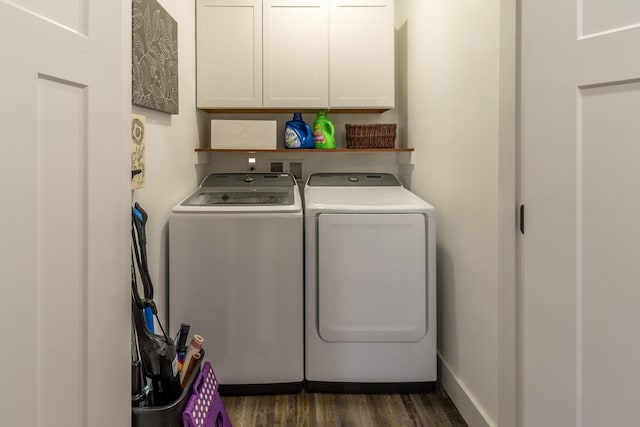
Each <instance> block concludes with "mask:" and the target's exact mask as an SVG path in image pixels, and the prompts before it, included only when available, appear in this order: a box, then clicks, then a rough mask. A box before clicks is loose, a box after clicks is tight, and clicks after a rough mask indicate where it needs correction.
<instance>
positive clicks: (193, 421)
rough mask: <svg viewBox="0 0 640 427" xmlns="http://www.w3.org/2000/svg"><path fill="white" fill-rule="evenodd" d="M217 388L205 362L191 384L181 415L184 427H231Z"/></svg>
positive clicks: (216, 383) (215, 380)
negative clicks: (190, 390) (189, 393)
mask: <svg viewBox="0 0 640 427" xmlns="http://www.w3.org/2000/svg"><path fill="white" fill-rule="evenodd" d="M218 387H219V384H218V380H217V379H216V376H215V374H214V373H213V369H212V368H211V363H209V362H205V363H204V365H203V367H202V370H201V371H200V373H199V374H198V376H197V377H196V379H195V380H194V382H193V394H192V395H191V397H190V398H189V402H188V403H187V406H186V407H185V408H184V412H183V413H182V422H183V423H184V425H185V427H227V426H228V427H232V425H231V421H229V416H228V415H227V411H226V410H225V409H224V405H223V404H222V399H220V394H219V393H218Z"/></svg>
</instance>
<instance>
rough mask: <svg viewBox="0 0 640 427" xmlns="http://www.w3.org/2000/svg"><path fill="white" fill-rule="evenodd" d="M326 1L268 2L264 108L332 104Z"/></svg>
mask: <svg viewBox="0 0 640 427" xmlns="http://www.w3.org/2000/svg"><path fill="white" fill-rule="evenodd" d="M326 4H327V2H326V1H325V0H265V1H264V2H263V8H264V9H263V12H264V17H263V25H264V41H263V43H264V44H263V47H264V58H263V73H264V106H265V107H280V108H285V107H290V108H301V107H307V108H309V107H311V108H317V107H327V106H328V105H329V102H328V101H329V91H328V86H329V80H328V74H329V71H328V69H329V65H328V55H329V52H328V44H329V42H328V33H327V31H328V19H329V18H328V10H327V5H326Z"/></svg>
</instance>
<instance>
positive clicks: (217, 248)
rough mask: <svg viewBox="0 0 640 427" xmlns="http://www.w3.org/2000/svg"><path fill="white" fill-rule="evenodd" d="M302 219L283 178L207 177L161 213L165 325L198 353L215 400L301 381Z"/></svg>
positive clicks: (288, 388)
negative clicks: (165, 219)
mask: <svg viewBox="0 0 640 427" xmlns="http://www.w3.org/2000/svg"><path fill="white" fill-rule="evenodd" d="M303 263H304V261H303V214H302V201H301V197H300V191H299V189H298V185H297V183H296V180H295V178H294V177H293V176H292V175H289V174H273V173H270V174H262V173H253V174H244V173H236V174H211V175H209V176H207V177H206V178H205V179H204V180H203V182H202V184H201V185H200V187H199V188H198V189H197V190H196V191H195V192H193V193H192V194H190V195H189V196H188V197H187V198H186V199H184V200H183V201H182V202H180V203H179V204H178V205H177V206H175V207H174V208H173V211H172V213H171V215H170V217H169V280H170V282H169V326H170V331H171V333H173V334H175V333H176V332H177V331H178V330H179V329H180V324H181V323H188V324H190V326H191V329H190V332H191V334H199V335H202V336H203V337H204V338H205V342H204V345H203V347H205V348H206V354H207V357H208V358H210V359H211V361H212V365H213V366H214V369H215V372H216V376H217V378H218V380H219V381H220V384H221V387H220V392H221V394H255V393H276V392H295V391H299V390H301V389H302V386H303V381H304V367H303V363H304V355H303V352H304V329H303V328H304V327H303V324H304V319H303V302H304V298H303V291H304V275H303Z"/></svg>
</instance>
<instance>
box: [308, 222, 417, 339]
mask: <svg viewBox="0 0 640 427" xmlns="http://www.w3.org/2000/svg"><path fill="white" fill-rule="evenodd" d="M426 237H427V236H426V217H425V216H424V215H422V214H321V215H319V217H318V332H319V334H320V336H321V337H322V339H324V340H325V341H329V342H417V341H420V340H421V339H422V338H423V337H424V336H425V334H426V331H427V292H426V291H427V274H426V262H427V261H426V260H427V254H426V248H427V244H426V242H427V238H426Z"/></svg>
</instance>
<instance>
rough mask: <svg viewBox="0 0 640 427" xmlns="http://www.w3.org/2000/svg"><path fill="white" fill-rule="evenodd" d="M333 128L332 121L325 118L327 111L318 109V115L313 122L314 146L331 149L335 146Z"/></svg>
mask: <svg viewBox="0 0 640 427" xmlns="http://www.w3.org/2000/svg"><path fill="white" fill-rule="evenodd" d="M334 133H335V129H334V128H333V123H331V121H330V120H329V119H328V118H327V111H326V110H320V111H318V117H316V120H315V121H314V122H313V139H314V142H315V146H316V148H320V149H333V148H336V139H335V137H334Z"/></svg>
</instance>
